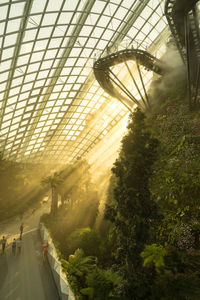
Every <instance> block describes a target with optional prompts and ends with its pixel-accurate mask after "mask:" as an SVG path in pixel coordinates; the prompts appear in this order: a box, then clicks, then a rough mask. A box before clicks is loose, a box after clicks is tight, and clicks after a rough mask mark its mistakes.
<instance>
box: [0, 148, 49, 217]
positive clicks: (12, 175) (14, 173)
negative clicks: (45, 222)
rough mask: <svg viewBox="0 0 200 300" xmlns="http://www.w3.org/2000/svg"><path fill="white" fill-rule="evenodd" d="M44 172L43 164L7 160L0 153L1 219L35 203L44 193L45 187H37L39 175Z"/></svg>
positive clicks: (45, 170)
mask: <svg viewBox="0 0 200 300" xmlns="http://www.w3.org/2000/svg"><path fill="white" fill-rule="evenodd" d="M38 171H39V172H38ZM46 172H47V169H46V168H45V166H43V165H39V164H37V165H34V164H23V163H17V162H13V161H8V160H6V159H4V158H3V156H2V154H0V219H1V220H3V219H6V218H8V217H12V216H14V215H17V214H22V213H23V212H24V211H25V210H27V209H28V208H29V207H30V206H33V205H37V203H38V202H39V201H40V200H41V198H42V197H43V196H44V194H45V193H46V189H44V188H38V186H40V184H39V182H40V179H41V177H40V175H41V176H44V175H45V174H46ZM38 173H40V175H38Z"/></svg>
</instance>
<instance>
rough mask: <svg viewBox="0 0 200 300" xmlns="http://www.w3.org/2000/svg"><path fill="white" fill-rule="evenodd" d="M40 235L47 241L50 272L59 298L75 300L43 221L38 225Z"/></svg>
mask: <svg viewBox="0 0 200 300" xmlns="http://www.w3.org/2000/svg"><path fill="white" fill-rule="evenodd" d="M39 226H40V227H39V230H40V235H41V238H42V241H43V242H48V261H49V264H50V267H51V270H52V274H53V277H54V280H55V283H56V286H57V289H58V293H59V296H60V299H61V300H75V296H74V294H73V292H72V290H71V287H70V285H69V283H68V281H67V278H66V274H65V273H64V272H63V271H62V266H61V263H60V261H59V259H58V255H57V252H56V249H55V246H54V244H53V241H52V238H51V237H50V235H49V232H48V230H47V228H46V227H45V226H44V224H43V223H40V225H39Z"/></svg>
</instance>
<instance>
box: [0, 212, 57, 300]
mask: <svg viewBox="0 0 200 300" xmlns="http://www.w3.org/2000/svg"><path fill="white" fill-rule="evenodd" d="M45 210H46V207H43V208H42V209H39V210H37V211H36V212H35V213H34V215H32V214H31V213H26V214H25V216H24V218H23V223H24V234H23V238H22V251H21V253H16V255H15V256H14V255H13V254H12V252H11V246H10V243H11V241H12V240H13V238H14V237H15V238H16V239H17V238H18V237H19V227H20V223H21V221H20V220H17V218H16V219H13V220H12V221H9V223H6V222H4V223H2V224H0V237H1V238H2V235H5V236H6V238H7V240H8V243H9V244H8V246H7V247H6V251H5V253H4V254H2V253H1V251H0V253H1V255H0V270H1V271H0V299H1V300H36V299H38V300H59V296H58V293H57V290H56V286H55V283H54V280H53V277H52V273H51V269H50V267H49V265H48V263H44V262H43V259H42V244H41V240H40V236H39V231H38V222H39V216H40V215H41V213H43V212H44V211H45Z"/></svg>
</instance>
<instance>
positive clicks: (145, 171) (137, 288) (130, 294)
mask: <svg viewBox="0 0 200 300" xmlns="http://www.w3.org/2000/svg"><path fill="white" fill-rule="evenodd" d="M144 120H145V115H144V113H142V112H141V111H140V110H137V111H136V112H135V113H134V115H133V119H132V122H130V124H129V126H128V128H129V132H128V134H127V136H126V137H125V138H124V139H123V141H122V150H121V152H120V156H119V159H118V160H117V161H116V162H115V163H114V168H113V169H112V171H113V173H114V174H115V176H116V178H117V183H116V187H115V188H114V201H112V202H113V203H111V204H110V203H109V202H108V204H107V206H106V210H105V217H106V218H107V219H109V220H110V221H111V222H112V223H113V225H114V226H115V228H116V233H117V240H116V244H117V250H116V251H115V258H116V264H117V268H119V270H120V271H121V272H122V273H123V277H124V279H125V281H124V282H125V284H124V287H123V288H122V289H121V296H122V297H127V299H144V298H145V297H146V298H147V297H148V288H149V286H148V281H147V278H146V274H145V271H144V270H143V266H142V258H141V256H140V253H141V252H142V251H143V250H144V247H145V244H146V243H147V241H148V239H149V231H150V227H151V226H153V222H154V220H155V219H157V218H158V213H157V206H156V203H155V202H154V201H153V200H152V198H151V195H150V191H149V178H150V177H151V176H152V166H153V163H154V161H155V159H156V153H157V151H156V150H157V146H158V140H156V139H154V138H152V137H151V135H150V133H149V132H148V130H147V128H146V126H145V122H144Z"/></svg>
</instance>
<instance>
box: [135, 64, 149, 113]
mask: <svg viewBox="0 0 200 300" xmlns="http://www.w3.org/2000/svg"><path fill="white" fill-rule="evenodd" d="M136 65H137V70H138V74H139V76H140V81H141V83H142V87H143V90H144V93H145V97H146V102H147V104H148V106H149V107H150V103H149V98H148V96H147V91H146V88H145V85H144V81H143V78H142V74H141V70H140V66H139V64H138V62H137V60H136Z"/></svg>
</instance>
